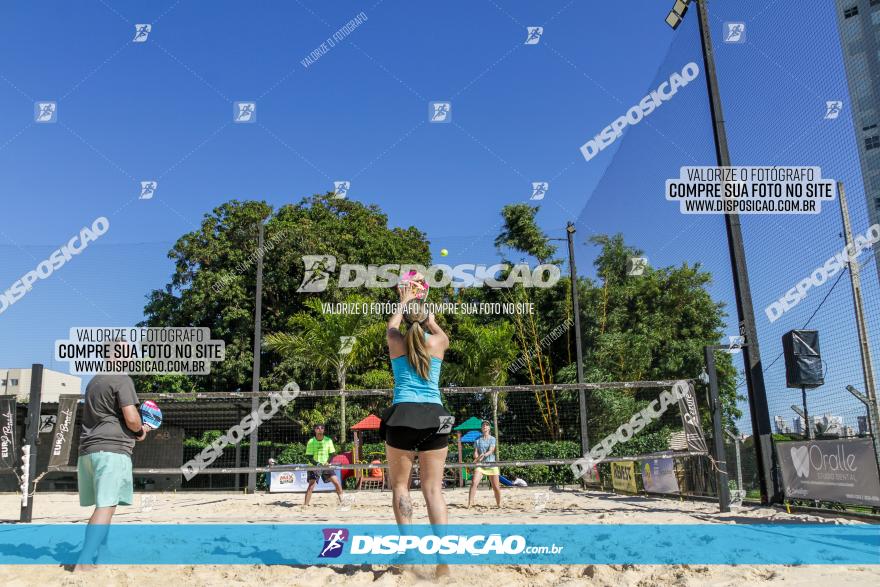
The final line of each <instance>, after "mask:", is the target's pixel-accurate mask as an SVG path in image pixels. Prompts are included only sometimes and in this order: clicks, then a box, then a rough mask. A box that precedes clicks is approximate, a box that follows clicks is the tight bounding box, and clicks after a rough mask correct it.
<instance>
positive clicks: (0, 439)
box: [0, 396, 17, 471]
mask: <svg viewBox="0 0 880 587" xmlns="http://www.w3.org/2000/svg"><path fill="white" fill-rule="evenodd" d="M16 457H17V455H16V453H15V396H9V397H0V471H10V470H12V469H14V468H15V464H16V463H15V461H16Z"/></svg>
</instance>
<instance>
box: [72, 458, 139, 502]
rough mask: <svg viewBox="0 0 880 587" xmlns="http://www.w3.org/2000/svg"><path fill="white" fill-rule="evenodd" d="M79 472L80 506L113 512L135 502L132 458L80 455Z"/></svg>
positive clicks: (77, 464) (78, 461)
mask: <svg viewBox="0 0 880 587" xmlns="http://www.w3.org/2000/svg"><path fill="white" fill-rule="evenodd" d="M76 468H77V473H78V474H77V480H76V481H77V486H78V487H79V505H81V506H92V505H94V506H97V507H99V508H109V507H113V506H115V505H131V504H132V502H133V501H134V487H133V485H132V476H131V457H130V456H128V455H125V454H121V453H115V452H93V453H91V454H87V455H80V457H79V459H78V460H77V463H76Z"/></svg>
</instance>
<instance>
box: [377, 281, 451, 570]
mask: <svg viewBox="0 0 880 587" xmlns="http://www.w3.org/2000/svg"><path fill="white" fill-rule="evenodd" d="M423 284H424V277H422V276H421V275H419V274H417V275H416V276H415V277H414V278H413V279H412V281H410V282H408V283H407V284H406V285H405V286H404V287H402V288H401V289H400V305H399V307H398V311H397V312H396V313H395V314H394V315H392V316H391V318H389V320H388V330H387V332H386V338H387V341H388V354H389V356H390V357H391V369H392V371H393V372H394V401H393V403H392V404H391V407H390V408H388V409H387V410H385V412H384V413H383V414H382V425H381V429H380V433H381V434H382V436H383V438H384V439H385V450H386V455H387V456H388V469H389V480H390V482H391V490H392V498H393V500H394V501H393V507H394V517H395V519H396V520H397V523H398V524H411V523H412V501H411V500H410V497H409V482H410V474H411V472H412V468H413V463H414V461H415V458H416V455H418V459H419V478H420V483H421V489H422V494H423V495H424V496H425V502H426V504H427V506H428V518H429V520H430V521H431V524H446V520H447V517H446V502H445V501H444V499H443V492H442V488H443V467H444V465H445V463H446V453H447V451H448V445H449V433H450V432H451V431H452V424H453V419H452V416H450V415H449V412H447V411H446V409H445V408H444V407H443V402H442V400H441V397H440V387H439V386H438V383H439V381H440V369H441V367H442V365H443V354H444V353H445V352H446V349H447V348H449V337H447V336H446V333H445V332H443V329H442V328H440V326H439V325H438V324H437V322H436V321H435V320H434V316H433V315H431V314H429V313H427V311H426V308H425V304H424V302H423V301H420V300H418V299H417V295H418V294H419V292H420V291H421V290H422V289H423V288H424V287H425V286H424V285H423ZM402 322H406V332H405V333H403V332H401V330H400V326H401V323H402ZM438 572H440V573H442V572H444V570H443V569H441V568H438Z"/></svg>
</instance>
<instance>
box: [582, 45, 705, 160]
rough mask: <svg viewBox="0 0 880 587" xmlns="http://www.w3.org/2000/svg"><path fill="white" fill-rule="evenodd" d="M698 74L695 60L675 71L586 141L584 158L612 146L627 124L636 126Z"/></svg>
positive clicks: (589, 157) (583, 147)
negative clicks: (666, 79) (679, 70)
mask: <svg viewBox="0 0 880 587" xmlns="http://www.w3.org/2000/svg"><path fill="white" fill-rule="evenodd" d="M698 75H700V68H699V66H698V65H697V64H696V63H694V62H691V63H688V64H687V65H685V66H684V67H683V68H682V70H681V73H679V72H675V73H673V74H672V75H670V76H669V80H668V81H664V82H663V83H662V84H660V85H659V86H657V89H656V90H653V91H652V92H651V93H650V94H648V95H647V96H645V97H644V98H642V99H641V101H640V102H639V103H638V104H636V105H635V106H633V107H632V108H630V109H629V110H627V111H626V114H624V115H623V116H620V117H618V118H617V120H615V121H614V122H612V123H611V124H609V125H608V126H606V127H605V128H604V129H602V131H601V132H600V133H599V134H597V135H596V136H595V137H593V138H592V139H590V140H589V141H587V142H586V143H584V144H583V145H582V146H581V153H582V154H583V156H584V159H586V160H587V161H589V160H590V159H592V158H593V157H595V156H596V155H598V154H599V153H600V152H602V151H603V150H605V149H606V148H608V147H610V146H611V144H612V143H613V142H614V141H616V140H617V139H618V138H620V135H622V134H623V129H625V128H626V127H627V126H635V125H637V124H638V123H640V122H641V121H642V120H643V119H645V118H646V117H648V116H650V115H651V113H652V112H654V110H656V109H657V108H659V107H660V106H662V105H663V104H664V103H665V102H667V101H669V100H671V99H672V97H673V96H674V95H675V94H676V93H678V90H679V88H683V87H684V86H686V85H688V84H689V83H690V82H692V81H694V80H695V79H697V76H698Z"/></svg>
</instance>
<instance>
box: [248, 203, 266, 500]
mask: <svg viewBox="0 0 880 587" xmlns="http://www.w3.org/2000/svg"><path fill="white" fill-rule="evenodd" d="M265 222H266V220H261V221H260V224H259V229H258V236H257V291H256V304H255V306H256V307H255V309H254V371H253V376H252V379H251V391H253V392H254V394H253V396H252V397H251V413H256V411H257V409H258V408H259V407H260V402H259V398H258V397H257V393H258V392H259V391H260V353H261V351H262V344H261V342H262V316H263V233H264V231H265ZM258 429H259V428H258V427H257V426H254V430H253V432H251V437H250V439H249V442H250V445H249V446H248V467H250V471H249V472H248V492H250V493H252V494H253V493H256V491H257V472H256V471H255V470H254V468H255V467H256V466H257V443H258V442H259V434H258V433H257V430H258Z"/></svg>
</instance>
